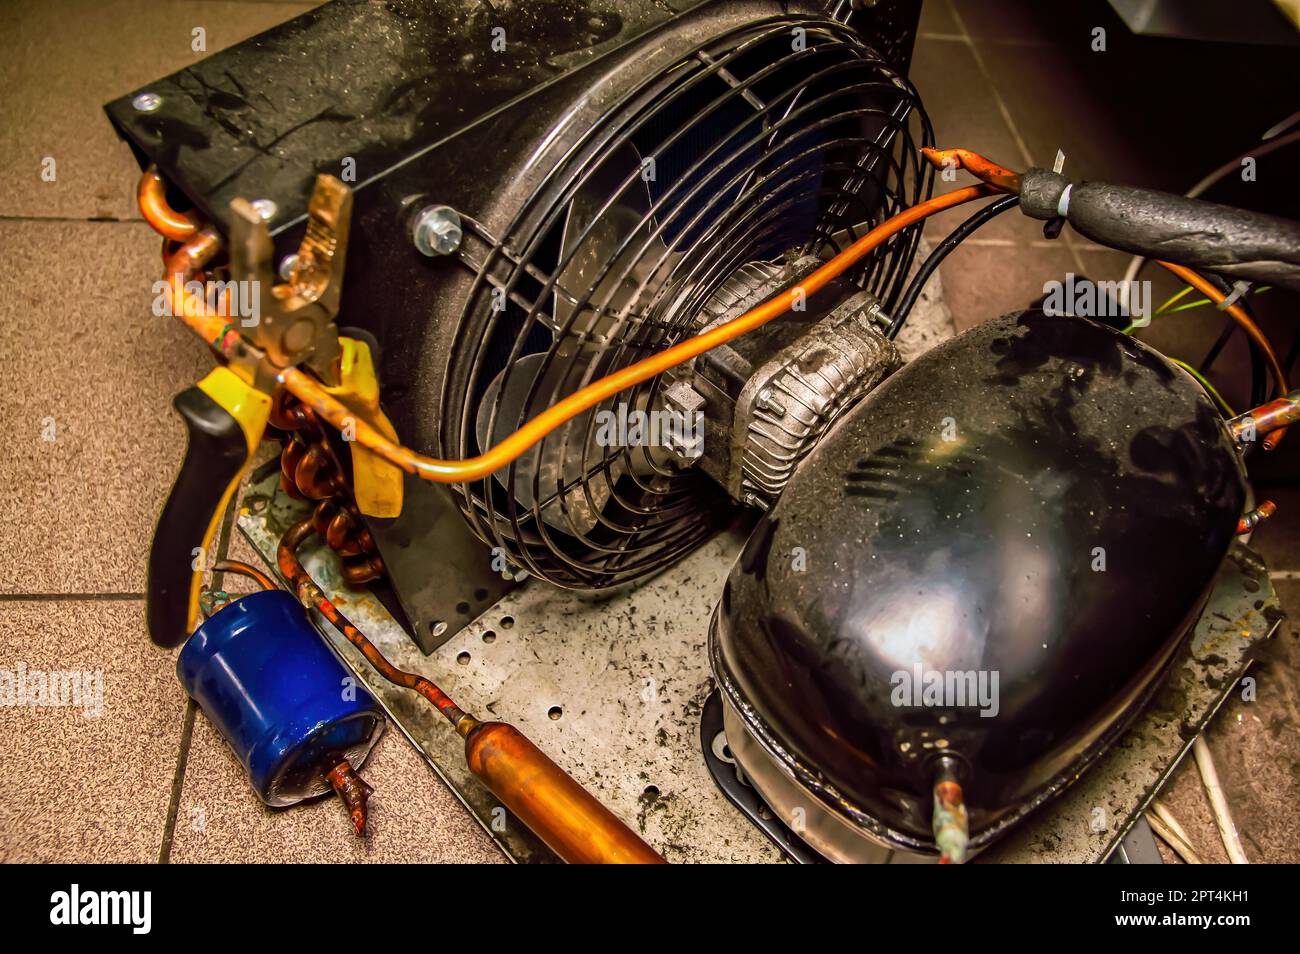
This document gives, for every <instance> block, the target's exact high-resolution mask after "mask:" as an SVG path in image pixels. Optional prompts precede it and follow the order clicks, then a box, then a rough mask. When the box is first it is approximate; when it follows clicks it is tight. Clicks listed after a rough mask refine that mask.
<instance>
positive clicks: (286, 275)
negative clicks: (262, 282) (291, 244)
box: [280, 254, 298, 282]
mask: <svg viewBox="0 0 1300 954" xmlns="http://www.w3.org/2000/svg"><path fill="white" fill-rule="evenodd" d="M297 265H298V256H297V255H296V254H295V255H286V256H285V257H284V258H282V259H280V280H281V281H286V282H287V281H289V279H291V278H293V270H294V268H296V267H297Z"/></svg>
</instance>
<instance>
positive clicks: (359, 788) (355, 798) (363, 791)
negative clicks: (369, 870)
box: [325, 760, 375, 836]
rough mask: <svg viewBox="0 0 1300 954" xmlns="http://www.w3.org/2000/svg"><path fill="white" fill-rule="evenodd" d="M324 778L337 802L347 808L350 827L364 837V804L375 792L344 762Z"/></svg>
mask: <svg viewBox="0 0 1300 954" xmlns="http://www.w3.org/2000/svg"><path fill="white" fill-rule="evenodd" d="M325 777H326V778H327V779H328V780H329V783H330V786H331V787H332V788H333V789H334V794H335V795H337V796H338V797H339V801H341V802H342V803H343V805H344V807H345V808H347V810H348V816H349V817H350V818H351V819H352V827H353V828H355V829H356V831H357V835H359V836H360V835H364V834H365V833H366V802H368V801H369V800H370V796H371V795H372V794H374V791H375V790H374V789H373V788H371V787H370V785H369V783H368V782H366V780H365V779H363V778H362V777H361V776H360V775H358V774H357V773H356V770H355V769H354V768H353V767H352V766H351V765H349V764H348V762H347V761H346V760H344V761H342V762H340V763H339V764H338V765H336V766H334V768H333V769H331V770H330V773H329V775H327V776H325Z"/></svg>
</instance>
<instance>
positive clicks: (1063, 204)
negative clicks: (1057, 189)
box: [1056, 182, 1074, 219]
mask: <svg viewBox="0 0 1300 954" xmlns="http://www.w3.org/2000/svg"><path fill="white" fill-rule="evenodd" d="M1073 188H1074V183H1073V182H1071V183H1070V184H1069V185H1067V186H1066V187H1065V191H1064V192H1062V193H1061V197H1060V198H1059V199H1057V200H1056V214H1057V216H1059V217H1060V218H1062V219H1063V218H1065V213H1066V212H1068V211H1069V209H1070V190H1071V189H1073Z"/></svg>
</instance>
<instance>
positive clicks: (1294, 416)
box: [1228, 389, 1300, 442]
mask: <svg viewBox="0 0 1300 954" xmlns="http://www.w3.org/2000/svg"><path fill="white" fill-rule="evenodd" d="M1298 422H1300V389H1297V390H1295V391H1292V392H1291V393H1290V394H1288V395H1287V396H1286V397H1280V398H1278V399H1277V400H1275V401H1269V402H1268V403H1267V404H1262V405H1260V406H1259V407H1257V408H1254V409H1253V410H1250V411H1247V412H1246V413H1245V414H1240V415H1238V416H1237V417H1234V418H1233V419H1232V420H1231V421H1229V422H1228V429H1229V430H1230V431H1232V436H1233V438H1234V439H1235V440H1236V441H1238V442H1241V441H1252V440H1254V439H1255V438H1256V437H1257V436H1259V435H1260V434H1268V433H1271V432H1273V431H1276V430H1277V429H1278V428H1281V427H1286V426H1287V425H1288V424H1295V423H1298Z"/></svg>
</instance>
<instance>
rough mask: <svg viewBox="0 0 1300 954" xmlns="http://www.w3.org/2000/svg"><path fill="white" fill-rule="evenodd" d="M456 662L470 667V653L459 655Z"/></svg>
mask: <svg viewBox="0 0 1300 954" xmlns="http://www.w3.org/2000/svg"><path fill="white" fill-rule="evenodd" d="M456 662H458V663H460V664H461V665H462V666H468V665H469V653H459V654H457V656H456Z"/></svg>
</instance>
